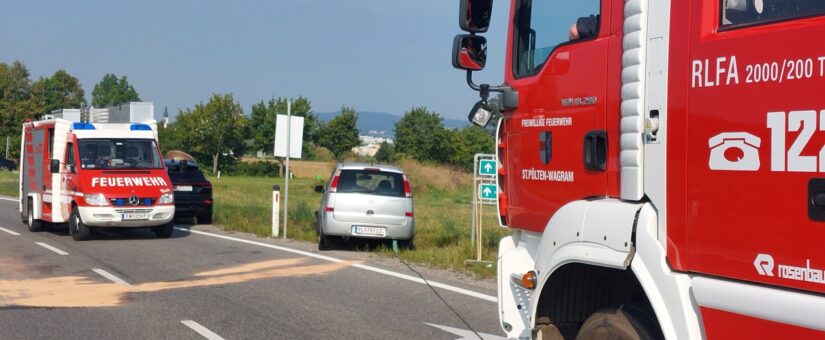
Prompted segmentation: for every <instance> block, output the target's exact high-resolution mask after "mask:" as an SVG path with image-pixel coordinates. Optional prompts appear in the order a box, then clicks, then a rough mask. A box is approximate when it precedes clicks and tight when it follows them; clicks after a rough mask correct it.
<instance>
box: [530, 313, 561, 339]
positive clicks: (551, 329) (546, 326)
mask: <svg viewBox="0 0 825 340" xmlns="http://www.w3.org/2000/svg"><path fill="white" fill-rule="evenodd" d="M532 335H533V339H536V340H564V336H563V335H562V334H561V331H560V330H559V328H558V327H556V325H554V324H553V323H552V322H550V318H548V317H546V316H540V317H538V318H536V328H534V329H533V334H532Z"/></svg>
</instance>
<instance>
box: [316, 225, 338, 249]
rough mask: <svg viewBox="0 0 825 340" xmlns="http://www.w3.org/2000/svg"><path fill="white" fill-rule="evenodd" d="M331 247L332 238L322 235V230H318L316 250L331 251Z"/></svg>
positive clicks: (332, 243)
mask: <svg viewBox="0 0 825 340" xmlns="http://www.w3.org/2000/svg"><path fill="white" fill-rule="evenodd" d="M333 245H334V242H333V239H332V236H329V235H327V234H324V231H323V230H322V229H318V250H331V249H332V246H333Z"/></svg>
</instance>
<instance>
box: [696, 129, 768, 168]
mask: <svg viewBox="0 0 825 340" xmlns="http://www.w3.org/2000/svg"><path fill="white" fill-rule="evenodd" d="M761 144H762V140H761V139H760V138H759V137H757V136H754V135H752V134H750V133H747V132H723V133H720V134H718V135H716V136H713V137H711V138H710V139H708V147H710V160H709V162H708V166H709V167H710V168H711V169H712V170H727V171H757V170H759V166H760V164H759V146H760V145H761Z"/></svg>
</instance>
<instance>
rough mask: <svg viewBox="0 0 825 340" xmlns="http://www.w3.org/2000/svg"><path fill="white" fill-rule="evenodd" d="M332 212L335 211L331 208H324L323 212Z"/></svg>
mask: <svg viewBox="0 0 825 340" xmlns="http://www.w3.org/2000/svg"><path fill="white" fill-rule="evenodd" d="M334 210H335V208H333V207H325V208H324V211H334Z"/></svg>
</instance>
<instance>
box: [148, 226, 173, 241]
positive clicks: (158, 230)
mask: <svg viewBox="0 0 825 340" xmlns="http://www.w3.org/2000/svg"><path fill="white" fill-rule="evenodd" d="M174 229H175V226H174V225H173V224H172V223H171V222H170V223H167V224H164V225H159V226H157V227H152V232H154V233H155V236H157V237H158V238H169V237H170V236H172V231H173V230H174Z"/></svg>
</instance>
